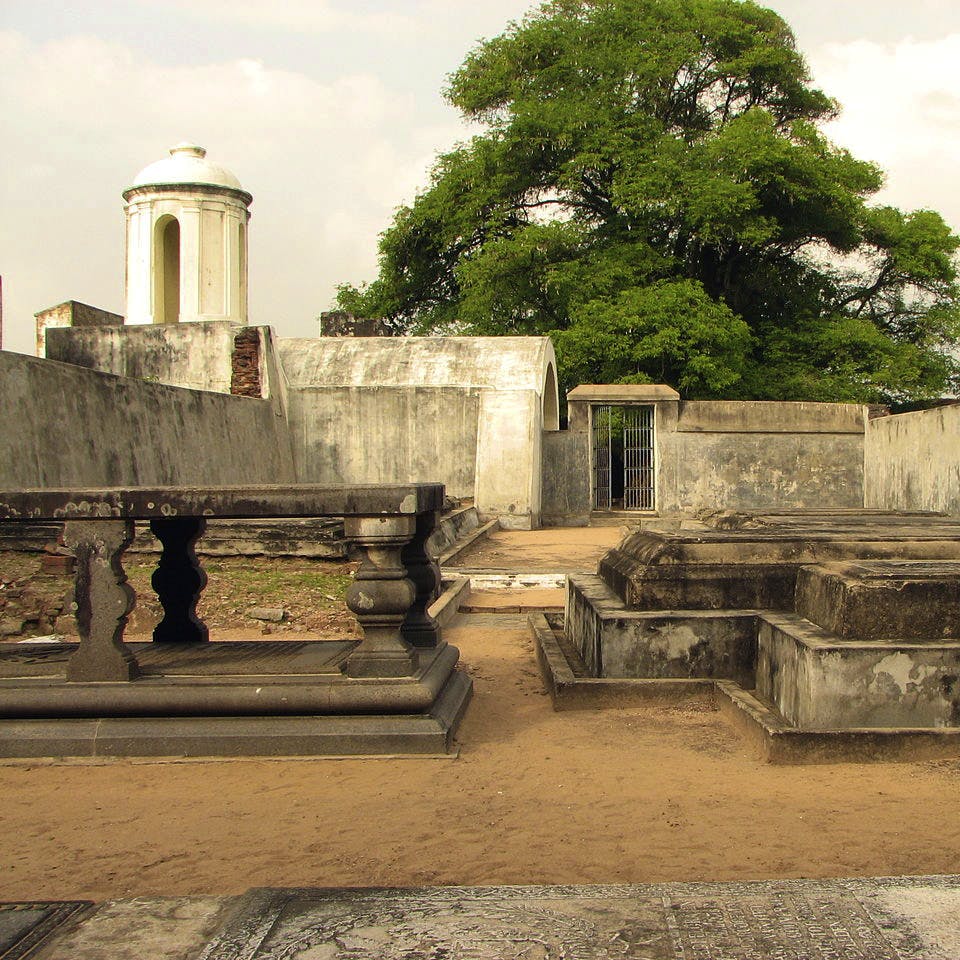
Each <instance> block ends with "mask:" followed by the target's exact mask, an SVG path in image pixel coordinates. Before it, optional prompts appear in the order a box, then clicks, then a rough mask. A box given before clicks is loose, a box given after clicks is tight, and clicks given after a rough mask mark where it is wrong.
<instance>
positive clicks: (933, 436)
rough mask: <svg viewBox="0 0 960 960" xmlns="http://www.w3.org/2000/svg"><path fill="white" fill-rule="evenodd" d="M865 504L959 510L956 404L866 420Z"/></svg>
mask: <svg viewBox="0 0 960 960" xmlns="http://www.w3.org/2000/svg"><path fill="white" fill-rule="evenodd" d="M864 469H865V476H866V490H865V497H864V499H865V504H866V506H867V507H871V508H874V509H878V510H935V511H938V512H942V513H949V514H953V515H955V516H956V515H958V514H960V404H953V405H950V406H945V407H936V408H934V409H932V410H920V411H917V412H915V413H901V414H897V415H896V416H892V417H880V418H878V419H876V420H871V421H870V422H869V424H868V426H867V432H866V440H865V447H864Z"/></svg>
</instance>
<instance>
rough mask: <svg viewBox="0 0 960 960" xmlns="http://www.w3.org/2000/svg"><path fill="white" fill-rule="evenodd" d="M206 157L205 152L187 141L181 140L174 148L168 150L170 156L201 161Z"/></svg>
mask: <svg viewBox="0 0 960 960" xmlns="http://www.w3.org/2000/svg"><path fill="white" fill-rule="evenodd" d="M206 155H207V151H206V150H205V149H204V148H203V147H201V146H198V145H197V144H195V143H190V142H189V141H188V140H181V141H180V143H178V144H177V145H176V146H175V147H171V148H170V156H171V157H176V156H185V157H199V158H200V159H201V160H202V159H203V158H204V157H205V156H206Z"/></svg>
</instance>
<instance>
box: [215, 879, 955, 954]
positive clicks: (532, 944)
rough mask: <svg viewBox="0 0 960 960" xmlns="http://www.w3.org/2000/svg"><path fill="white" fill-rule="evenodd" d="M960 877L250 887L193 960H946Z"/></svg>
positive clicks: (952, 944)
mask: <svg viewBox="0 0 960 960" xmlns="http://www.w3.org/2000/svg"><path fill="white" fill-rule="evenodd" d="M958 911H960V878H958V877H939V878H929V877H928V878H901V879H888V880H847V881H842V880H841V881H805V880H799V881H771V882H766V883H696V884H660V885H622V886H570V887H545V886H544V887H485V888H484V887H448V888H413V889H369V890H359V889H313V890H312V889H293V890H273V889H262V890H253V891H250V893H248V894H247V895H246V896H245V897H243V898H241V899H240V900H239V901H238V902H237V904H236V905H235V907H234V909H233V912H232V914H231V915H230V916H229V918H228V920H227V921H226V923H225V924H224V927H223V929H222V930H221V931H220V932H219V934H218V935H217V936H216V937H215V938H214V939H213V940H211V942H210V943H209V944H208V946H207V947H206V949H205V950H204V951H203V952H202V953H201V954H200V960H281V958H283V960H317V958H321V957H322V958H323V960H339V958H344V960H346V958H350V960H410V958H413V957H416V958H428V957H429V958H450V960H454V958H456V960H460V958H462V960H508V958H509V960H516V958H520V957H523V958H533V957H537V958H542V960H560V958H563V960H614V958H617V960H827V958H829V960H837V958H843V960H947V958H951V957H952V958H955V957H956V956H957V953H956V952H955V948H956V946H957V943H958V940H960V937H958V933H957V930H958V927H957V923H956V921H957V917H958V915H960V914H958Z"/></svg>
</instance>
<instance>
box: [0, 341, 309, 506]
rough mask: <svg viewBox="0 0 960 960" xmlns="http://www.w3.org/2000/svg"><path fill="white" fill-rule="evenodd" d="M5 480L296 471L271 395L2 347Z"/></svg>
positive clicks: (122, 480) (54, 482) (177, 480)
mask: <svg viewBox="0 0 960 960" xmlns="http://www.w3.org/2000/svg"><path fill="white" fill-rule="evenodd" d="M0 382H2V383H3V390H2V391H0V487H5V488H11V489H19V488H31V487H57V486H75V485H87V486H136V485H151V486H153V485H166V484H175V485H179V484H253V483H285V482H293V481H295V480H296V474H295V470H294V461H293V454H292V447H291V443H290V435H289V432H288V430H287V426H286V421H285V420H284V419H283V418H282V417H279V416H277V413H276V411H275V408H274V405H273V404H271V403H269V402H267V401H264V400H254V399H248V398H244V397H231V396H226V395H223V394H216V393H205V392H200V391H196V390H184V389H181V388H177V387H170V386H166V385H164V384H160V383H152V382H144V381H143V380H134V379H128V378H123V377H116V376H112V375H110V374H106V373H100V372H97V371H93V370H87V369H84V368H83V367H78V366H73V365H70V364H65V363H56V362H53V361H50V360H39V359H35V358H33V357H25V356H22V355H20V354H15V353H3V352H0Z"/></svg>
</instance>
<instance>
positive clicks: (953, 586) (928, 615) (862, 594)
mask: <svg viewBox="0 0 960 960" xmlns="http://www.w3.org/2000/svg"><path fill="white" fill-rule="evenodd" d="M796 611H797V613H798V614H800V616H802V617H805V618H806V619H807V620H810V621H812V622H813V623H815V624H817V625H818V626H820V627H822V628H823V629H824V630H826V631H827V632H829V633H832V634H834V635H836V636H837V637H840V638H843V639H858V640H895V639H901V640H934V639H939V638H953V639H958V638H960V562H958V561H948V560H943V561H929V560H888V561H870V560H861V561H856V562H850V563H827V564H819V565H816V566H810V567H803V568H801V570H800V571H799V574H798V576H797V593H796Z"/></svg>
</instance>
